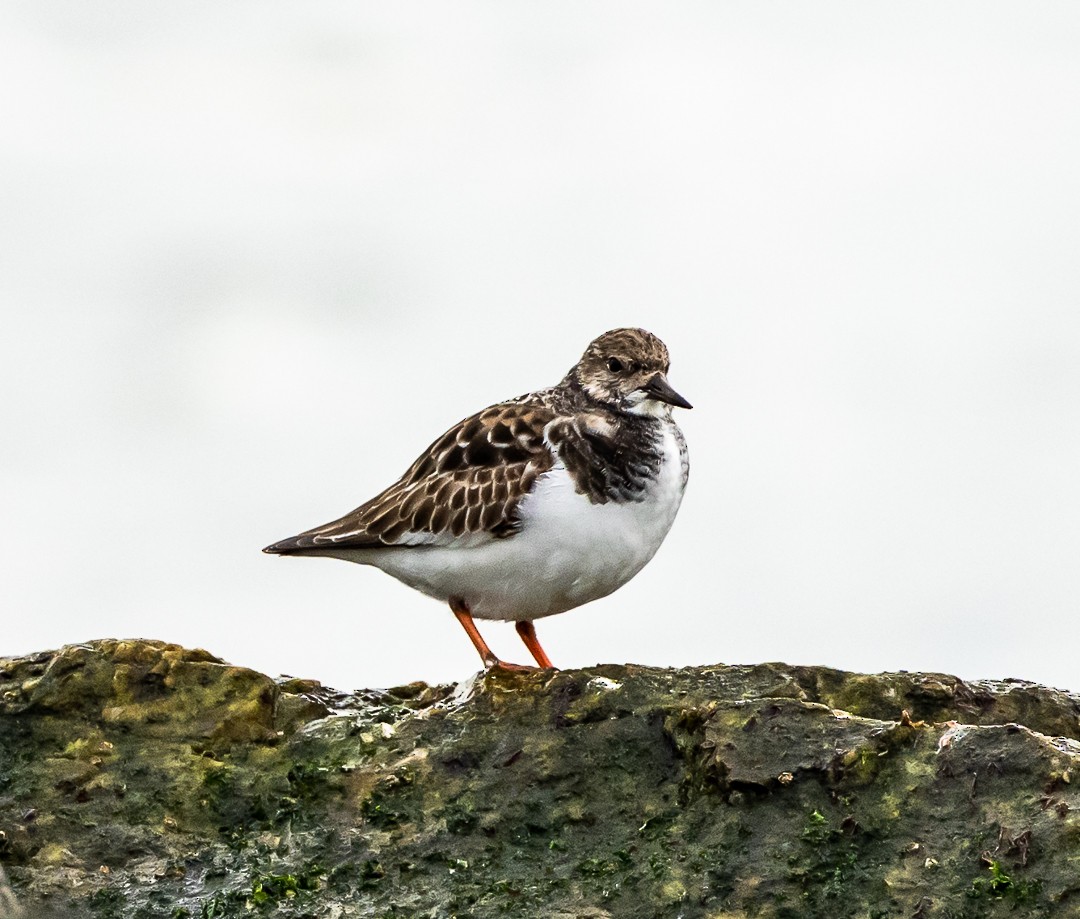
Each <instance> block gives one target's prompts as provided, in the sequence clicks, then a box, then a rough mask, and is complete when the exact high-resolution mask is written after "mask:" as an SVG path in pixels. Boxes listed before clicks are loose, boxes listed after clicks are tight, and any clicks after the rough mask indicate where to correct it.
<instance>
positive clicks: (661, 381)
mask: <svg viewBox="0 0 1080 919" xmlns="http://www.w3.org/2000/svg"><path fill="white" fill-rule="evenodd" d="M641 391H642V392H643V393H647V394H648V395H649V396H650V397H651V398H653V399H656V400H658V401H660V402H666V403H667V404H668V405H677V406H678V407H679V408H693V407H694V406H692V405H691V404H690V403H689V402H687V401H686V400H685V399H684V398H683V397H682V396H680V395H679V394H678V393H677V392H675V390H674V389H672V388H671V384H670V383H669V382H668V381H667V377H665V376H664V375H663V374H662V373H658V374H657V375H656V376H654V377H653V378H652V379H651V380H649V382H648V383H646V384H645V385H644V386H642V387H641Z"/></svg>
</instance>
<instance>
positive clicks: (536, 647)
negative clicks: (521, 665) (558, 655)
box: [514, 619, 555, 670]
mask: <svg viewBox="0 0 1080 919" xmlns="http://www.w3.org/2000/svg"><path fill="white" fill-rule="evenodd" d="M514 628H516V629H517V633H518V635H520V636H521V640H522V641H523V642H525V647H526V648H528V649H529V653H530V654H531V655H532V656H533V658H535V660H536V663H538V664H539V665H540V666H541V667H545V668H547V669H550V670H554V669H555V665H554V664H553V663H551V659H550V658H549V657H548V656H547V654H546V653H544V649H543V648H541V647H540V641H539V640H538V639H537V637H536V629H534V628H533V624H532V623H531V622H529V621H528V620H526V619H523V620H521V621H520V622H515V623H514Z"/></svg>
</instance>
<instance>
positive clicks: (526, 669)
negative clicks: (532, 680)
mask: <svg viewBox="0 0 1080 919" xmlns="http://www.w3.org/2000/svg"><path fill="white" fill-rule="evenodd" d="M484 666H485V667H486V668H487V669H488V670H506V671H508V672H510V673H536V672H537V671H538V670H539V669H540V668H539V667H533V666H531V665H529V664H511V663H510V662H509V661H502V660H499V658H497V657H495V656H494V655H493V656H492V657H491V658H490V659H485V661H484Z"/></svg>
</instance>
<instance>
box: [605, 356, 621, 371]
mask: <svg viewBox="0 0 1080 919" xmlns="http://www.w3.org/2000/svg"><path fill="white" fill-rule="evenodd" d="M607 369H608V370H610V371H611V372H612V373H622V369H623V366H622V361H620V360H619V359H618V358H617V357H609V358H608V359H607Z"/></svg>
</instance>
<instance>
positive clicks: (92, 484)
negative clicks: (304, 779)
mask: <svg viewBox="0 0 1080 919" xmlns="http://www.w3.org/2000/svg"><path fill="white" fill-rule="evenodd" d="M1078 48H1080V7H1077V6H1076V5H1075V4H1069V3H1035V4H1030V3H1029V4H1001V3H988V2H977V3H976V2H960V3H949V4H941V3H910V4H902V5H899V4H893V3H888V4H886V3H870V2H863V0H860V2H851V3H817V4H803V3H757V2H755V3H728V4H716V3H702V4H693V3H681V4H678V5H674V6H673V5H671V4H655V5H646V4H638V3H625V2H618V3H589V2H576V0H575V2H573V3H569V2H567V3H543V4H540V3H510V2H504V0H499V2H490V3H477V2H457V3H453V4H439V3H393V4H375V3H356V2H351V0H350V2H323V3H319V4H309V3H304V4H301V3H295V4H282V3H267V2H258V3H256V2H237V3H229V4H221V3H216V2H215V3H211V2H198V3H194V2H192V3H174V4H147V3H143V2H108V0H97V2H94V3H92V4H86V3H81V2H75V0H72V2H67V3H61V2H54V0H25V2H20V0H15V2H8V3H6V4H5V5H4V6H3V7H2V8H0V86H2V87H3V89H2V90H0V100H2V101H0V132H2V143H0V305H2V310H3V319H2V326H0V339H2V341H0V387H2V396H0V486H2V493H0V499H2V526H0V565H2V572H0V617H2V633H0V654H8V655H12V654H19V653H26V652H31V651H35V650H42V649H46V648H53V647H57V646H59V645H60V644H64V643H68V642H74V641H79V640H85V639H89V638H95V637H121V636H143V637H152V638H160V639H166V640H169V641H175V642H180V643H183V644H186V645H194V646H202V647H205V648H207V649H209V650H211V651H213V652H215V653H217V654H220V655H222V656H224V657H225V658H227V659H229V660H231V661H233V662H235V663H238V664H244V665H248V666H251V667H255V668H258V669H261V670H264V671H267V672H270V673H274V674H276V673H279V672H288V673H292V674H296V675H302V676H307V677H315V678H319V679H322V680H324V681H326V682H328V683H331V684H333V685H336V686H339V687H341V688H352V687H359V686H379V685H389V684H394V683H401V682H405V681H409V680H413V679H425V680H429V681H446V680H453V679H460V678H463V677H465V676H466V675H467V674H469V673H470V672H472V671H474V670H475V669H476V668H477V666H478V664H479V660H478V658H477V657H476V655H475V653H474V651H473V649H472V647H471V645H470V644H469V642H468V640H467V638H466V636H465V635H464V634H463V633H462V631H461V629H460V628H459V626H458V625H457V624H456V622H455V621H454V619H453V617H452V616H451V615H450V614H449V612H448V611H446V610H445V609H443V608H441V607H440V606H439V605H438V604H436V603H435V602H434V601H431V600H428V599H426V598H424V597H421V596H419V595H417V594H414V593H412V592H411V591H409V590H408V589H407V588H405V587H403V586H402V585H400V584H398V583H397V582H395V581H393V580H392V579H390V578H388V577H387V576H385V575H383V574H382V573H380V572H378V571H376V570H374V569H368V568H360V567H357V566H352V565H347V564H345V563H343V562H337V561H327V560H322V559H318V560H310V559H281V558H271V557H269V556H265V555H262V554H261V553H260V551H259V550H260V549H261V547H262V546H264V545H266V544H267V543H270V542H272V541H275V540H277V539H281V538H283V537H286V536H290V535H293V534H294V533H296V532H298V531H300V530H302V529H306V528H308V527H311V526H314V525H316V524H319V523H323V522H325V521H327V520H329V519H331V518H333V517H337V516H339V515H340V514H342V513H344V512H346V511H348V510H350V509H351V508H353V507H354V506H356V505H357V504H359V503H361V502H362V501H363V500H365V499H367V498H369V497H371V496H372V495H373V494H375V493H376V492H377V491H379V490H381V489H382V488H383V487H384V486H386V485H388V484H389V483H390V482H391V481H392V480H393V479H394V478H395V477H396V476H397V475H398V474H400V473H401V472H402V471H403V470H404V469H405V467H406V466H408V464H409V463H410V462H411V461H412V460H413V459H414V457H415V455H416V454H417V453H418V452H419V451H420V450H421V449H422V448H423V447H424V446H426V445H427V444H428V443H429V442H430V441H431V440H433V439H434V437H435V436H436V435H437V434H439V433H440V432H441V431H443V430H444V429H445V428H446V427H448V426H449V425H450V424H452V423H454V422H456V421H457V420H458V419H459V418H461V417H463V416H464V415H466V414H469V413H471V412H473V411H475V410H477V409H480V408H482V407H483V406H485V405H487V404H489V403H491V402H494V401H497V400H499V399H502V398H505V397H509V396H513V395H517V394H519V393H521V392H523V391H526V390H529V389H533V388H537V387H541V386H546V385H550V384H552V383H554V382H556V381H557V380H558V379H559V378H560V377H561V376H562V375H563V374H564V373H565V371H566V370H567V369H568V368H569V366H570V365H571V364H572V363H573V362H574V361H575V360H576V359H577V357H578V356H579V354H580V352H581V351H582V350H583V349H584V347H585V345H586V343H587V342H588V341H589V340H590V339H591V338H593V337H594V336H596V335H597V334H599V333H600V332H603V331H604V330H606V329H609V328H612V327H615V326H622V325H641V326H644V327H646V328H648V329H650V330H652V331H654V332H656V333H657V334H658V335H660V337H661V338H663V339H664V340H665V341H666V342H667V344H668V346H669V348H670V350H671V353H672V358H673V366H672V373H671V381H672V383H673V385H674V386H675V387H676V388H677V389H678V390H679V391H680V392H682V393H683V394H684V395H685V396H686V397H687V398H689V399H690V401H691V402H693V403H694V405H695V409H694V410H693V411H692V412H682V413H680V419H681V420H682V422H683V425H684V430H685V431H686V434H687V438H688V440H689V443H690V449H691V461H692V470H691V481H690V488H689V491H688V493H687V497H686V501H685V503H684V505H683V510H682V512H681V514H680V517H679V519H678V520H677V521H676V524H675V527H674V529H673V530H672V532H671V535H670V537H669V538H668V540H667V542H666V543H665V545H664V546H663V547H662V549H661V550H660V552H659V554H658V555H657V557H656V559H655V561H654V562H653V563H652V564H651V565H650V566H649V567H647V568H646V569H645V571H644V572H642V574H641V575H639V576H638V578H637V579H636V580H634V581H633V582H631V583H630V584H629V585H627V586H626V587H624V588H623V589H622V590H621V591H619V592H618V593H616V594H615V595H614V596H612V597H609V598H607V599H605V600H602V601H599V602H596V603H594V604H592V605H590V606H587V607H584V608H581V609H578V610H575V611H572V612H571V613H569V614H567V615H564V616H558V617H555V618H553V619H548V620H544V621H542V622H541V623H540V624H539V634H540V636H541V639H542V640H543V641H544V644H545V645H546V647H547V650H548V652H549V653H550V655H551V656H552V658H553V659H554V660H555V662H556V663H557V664H560V665H562V666H564V667H577V666H584V665H590V664H593V663H595V662H598V661H602V662H623V661H635V662H639V663H645V664H653V665H685V664H696V663H713V662H718V661H724V662H757V661H765V660H783V661H788V662H791V663H807V664H811V663H813V664H828V665H832V666H836V667H842V668H848V669H856V670H862V671H876V670H883V669H908V670H943V671H947V672H953V673H957V674H960V675H962V676H965V677H1007V676H1014V677H1022V678H1028V679H1034V680H1039V681H1043V682H1047V683H1050V684H1054V685H1058V686H1062V687H1066V688H1071V689H1073V690H1077V689H1080V663H1078V659H1080V651H1078V641H1077V634H1078V612H1080V563H1078V560H1080V166H1078V164H1080V54H1078V52H1077V49H1078ZM481 627H482V628H483V629H485V632H486V634H487V636H488V637H489V639H490V641H491V643H492V645H493V646H494V648H495V650H496V651H497V652H499V653H501V654H502V655H503V656H504V657H506V658H508V659H510V660H519V661H524V660H526V659H527V655H526V653H525V651H524V648H522V647H521V646H520V645H519V643H518V641H517V638H516V636H515V635H514V634H513V630H512V628H511V627H510V626H507V625H503V624H499V623H489V624H486V625H482V626H481Z"/></svg>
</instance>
